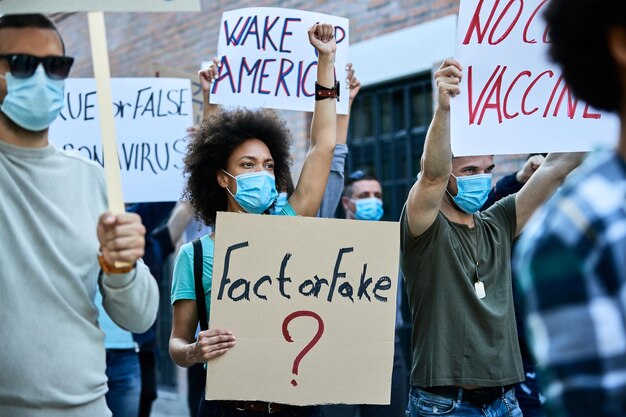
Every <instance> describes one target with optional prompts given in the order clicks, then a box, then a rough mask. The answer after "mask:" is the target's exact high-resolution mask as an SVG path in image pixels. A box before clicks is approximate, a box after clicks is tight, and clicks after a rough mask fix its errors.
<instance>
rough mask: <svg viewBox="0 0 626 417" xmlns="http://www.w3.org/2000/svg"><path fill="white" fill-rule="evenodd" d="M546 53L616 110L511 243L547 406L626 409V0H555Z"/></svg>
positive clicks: (594, 99)
mask: <svg viewBox="0 0 626 417" xmlns="http://www.w3.org/2000/svg"><path fill="white" fill-rule="evenodd" d="M546 19H547V21H548V24H549V26H551V28H552V29H551V38H552V43H551V47H550V53H551V55H552V57H553V59H554V60H555V61H556V62H558V63H559V64H560V65H561V66H562V67H563V73H564V75H565V78H566V81H567V82H568V83H569V85H570V86H571V87H572V89H573V91H574V93H575V94H576V96H578V97H580V98H581V99H584V100H586V101H587V102H588V103H589V104H591V105H592V106H594V107H596V108H600V109H603V110H607V111H614V112H617V113H618V114H619V116H620V121H621V134H620V138H619V144H618V147H617V149H616V150H614V151H611V152H608V153H602V154H596V155H594V156H593V157H591V158H589V159H588V160H587V162H586V163H585V164H584V165H583V167H581V169H580V170H579V171H578V172H577V173H576V174H575V175H574V176H573V177H572V178H570V180H569V181H568V182H567V183H566V185H565V186H564V187H563V188H562V190H561V191H560V192H559V193H558V194H557V195H556V196H555V198H554V199H553V200H552V201H550V203H549V204H548V205H546V207H545V208H544V209H542V210H541V211H540V212H539V213H538V215H537V216H536V217H535V218H534V219H533V220H532V221H531V223H530V224H529V226H528V228H527V230H526V231H525V232H524V234H523V235H522V238H521V240H520V242H519V245H518V248H517V251H516V261H515V266H516V268H517V272H518V276H519V279H520V287H521V289H522V292H523V293H524V295H525V308H526V318H527V323H528V327H529V330H530V333H531V341H532V348H533V351H534V353H535V355H536V357H537V360H538V362H539V364H540V366H541V367H542V368H543V369H544V374H543V379H544V383H545V386H546V390H545V392H546V394H547V396H548V406H549V410H550V412H551V415H556V416H570V417H575V416H581V417H582V416H584V417H589V416H594V417H601V416H624V415H626V130H625V128H626V125H625V121H626V120H625V119H626V2H624V1H623V0H577V1H576V2H572V1H567V0H552V2H551V4H550V6H549V7H548V9H547V11H546Z"/></svg>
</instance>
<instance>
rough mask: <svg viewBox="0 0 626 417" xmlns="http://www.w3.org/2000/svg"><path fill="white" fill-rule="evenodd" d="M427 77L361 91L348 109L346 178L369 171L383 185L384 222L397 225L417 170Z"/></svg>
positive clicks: (426, 117) (428, 100)
mask: <svg viewBox="0 0 626 417" xmlns="http://www.w3.org/2000/svg"><path fill="white" fill-rule="evenodd" d="M431 78H432V77H431V74H430V73H425V74H420V75H417V76H413V77H410V78H405V79H402V80H398V81H394V82H391V83H387V84H383V85H378V86H375V87H371V88H364V89H363V90H362V91H361V92H360V93H359V95H358V96H357V98H356V100H355V101H354V104H353V106H352V115H351V117H350V130H349V132H348V146H349V149H350V153H349V155H348V159H347V161H346V171H347V172H346V175H349V174H350V173H351V172H353V171H355V170H357V169H363V170H367V171H369V172H371V173H374V174H375V175H376V176H378V178H379V179H380V182H381V185H382V187H383V200H384V207H385V217H384V219H385V220H391V221H397V220H399V218H400V212H401V211H402V207H403V205H404V202H405V201H406V197H407V195H408V193H409V190H410V189H411V186H412V185H413V183H414V182H415V176H416V175H417V173H418V172H419V169H420V158H421V156H422V151H423V149H424V140H425V138H426V131H427V130H428V126H429V124H430V120H431V118H432V115H433V99H432V81H431Z"/></svg>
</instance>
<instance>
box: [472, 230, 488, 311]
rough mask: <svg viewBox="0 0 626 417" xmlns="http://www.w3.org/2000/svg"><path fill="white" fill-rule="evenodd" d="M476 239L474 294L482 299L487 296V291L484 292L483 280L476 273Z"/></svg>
mask: <svg viewBox="0 0 626 417" xmlns="http://www.w3.org/2000/svg"><path fill="white" fill-rule="evenodd" d="M476 240H477V239H475V240H474V243H475V244H474V264H475V265H476V267H475V268H476V269H475V272H476V282H475V283H474V290H475V291H476V296H477V297H478V298H479V299H481V300H482V299H483V298H485V297H486V296H487V293H486V292H485V284H483V282H482V281H481V280H480V275H479V274H478V260H477V258H478V256H477V254H476V251H477V249H476V246H477V245H476Z"/></svg>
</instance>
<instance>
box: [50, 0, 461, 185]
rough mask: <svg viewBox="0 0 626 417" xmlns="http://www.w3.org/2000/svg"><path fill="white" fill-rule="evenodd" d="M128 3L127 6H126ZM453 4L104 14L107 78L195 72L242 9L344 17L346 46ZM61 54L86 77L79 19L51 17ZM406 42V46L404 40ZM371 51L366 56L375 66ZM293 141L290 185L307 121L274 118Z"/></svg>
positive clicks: (378, 0) (376, 1)
mask: <svg viewBox="0 0 626 417" xmlns="http://www.w3.org/2000/svg"><path fill="white" fill-rule="evenodd" d="M129 1H132V0H129ZM458 3H459V0H398V1H388V0H352V1H321V0H309V1H302V0H284V1H270V0H256V1H250V0H239V1H234V0H230V1H226V0H220V1H217V0H202V11H201V12H196V13H190V12H186V13H106V14H105V19H106V28H107V41H108V46H109V59H110V63H111V75H112V76H113V77H146V76H153V75H154V71H153V68H152V64H153V63H159V64H162V65H166V66H172V67H177V68H179V69H180V70H182V71H185V72H191V73H193V72H195V71H197V70H198V68H199V66H200V63H201V62H202V61H207V60H210V59H211V57H212V56H213V55H215V52H216V46H217V39H218V29H219V26H220V22H221V15H222V12H223V11H225V10H233V9H238V8H242V7H252V6H272V7H285V8H294V9H302V10H311V11H316V12H320V13H328V14H332V15H337V16H342V17H347V18H348V19H350V37H351V43H357V42H361V41H364V40H367V39H371V38H374V37H376V36H379V35H383V34H386V33H389V32H393V31H396V30H399V29H403V28H407V27H411V26H415V25H418V24H420V23H423V22H426V21H428V20H431V19H436V18H439V17H442V16H445V15H449V14H453V13H456V12H457V11H458ZM54 18H55V20H56V22H57V24H58V26H59V29H60V31H61V33H62V35H63V37H64V40H65V43H66V47H67V53H68V54H69V55H72V56H74V57H75V58H76V63H75V64H74V68H73V70H72V76H73V77H91V76H93V70H92V66H91V52H90V45H89V32H88V28H87V16H86V14H84V13H74V14H59V15H55V16H54ZM408 41H409V42H410V40H408ZM375 57H376V51H372V59H373V61H374V60H375ZM280 114H281V116H282V117H284V118H285V120H286V121H287V124H288V126H289V127H290V128H291V130H292V133H293V136H294V147H293V155H294V166H293V169H292V172H293V176H294V180H297V177H298V174H299V172H300V169H301V166H302V162H303V160H304V157H305V155H306V151H307V149H308V132H309V126H308V125H309V123H310V115H307V114H303V113H300V112H280Z"/></svg>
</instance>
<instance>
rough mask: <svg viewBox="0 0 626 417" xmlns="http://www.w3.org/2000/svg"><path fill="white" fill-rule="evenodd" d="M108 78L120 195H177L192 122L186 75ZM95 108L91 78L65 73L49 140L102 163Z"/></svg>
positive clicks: (151, 198)
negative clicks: (60, 105)
mask: <svg viewBox="0 0 626 417" xmlns="http://www.w3.org/2000/svg"><path fill="white" fill-rule="evenodd" d="M111 84H112V85H111V88H112V94H113V103H112V104H111V105H112V106H113V114H114V116H115V130H116V133H117V139H118V140H117V145H118V155H119V163H120V166H121V172H122V189H123V195H124V199H125V201H126V202H155V201H176V200H178V199H180V196H181V190H182V183H183V176H182V167H183V163H182V158H183V156H184V154H185V151H186V149H185V147H186V143H187V142H186V141H187V139H186V136H187V132H186V129H187V127H189V126H191V125H192V123H193V119H192V112H193V110H192V105H191V86H190V83H189V80H185V79H177V78H112V79H111ZM99 114H100V113H99V111H98V101H97V93H96V83H95V80H94V79H92V78H70V79H67V80H66V82H65V108H64V109H63V110H62V111H61V114H60V116H59V117H57V119H56V120H55V121H54V123H53V124H52V125H51V126H50V133H49V138H50V141H51V142H52V143H53V144H55V146H57V147H59V148H61V149H65V150H72V149H74V150H76V151H78V152H79V153H80V154H81V155H82V156H85V157H87V158H89V159H91V160H94V161H96V162H98V163H99V164H101V165H103V164H104V163H105V161H104V160H103V156H102V141H101V131H100V125H99V122H98V119H99Z"/></svg>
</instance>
